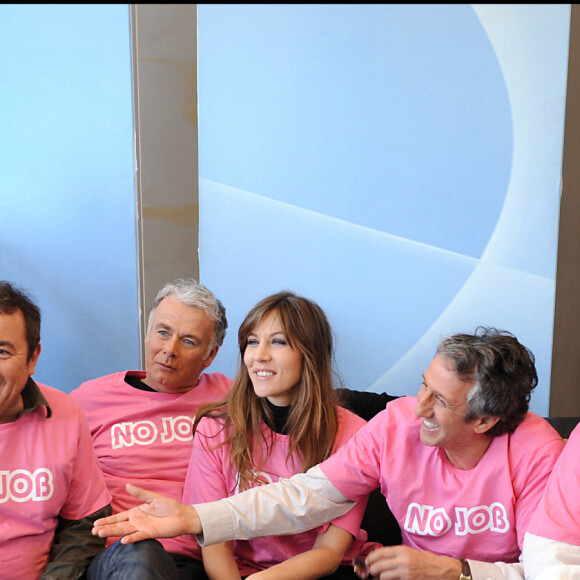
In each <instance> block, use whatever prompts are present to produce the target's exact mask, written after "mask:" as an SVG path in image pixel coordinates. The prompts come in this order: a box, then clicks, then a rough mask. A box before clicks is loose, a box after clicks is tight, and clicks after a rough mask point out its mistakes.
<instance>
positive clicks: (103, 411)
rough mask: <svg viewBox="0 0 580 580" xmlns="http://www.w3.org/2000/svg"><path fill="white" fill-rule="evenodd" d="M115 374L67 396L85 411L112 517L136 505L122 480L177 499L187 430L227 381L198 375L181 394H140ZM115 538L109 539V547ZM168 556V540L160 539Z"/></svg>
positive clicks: (187, 446)
mask: <svg viewBox="0 0 580 580" xmlns="http://www.w3.org/2000/svg"><path fill="white" fill-rule="evenodd" d="M127 374H131V375H134V376H137V377H139V378H140V379H143V378H145V372H144V371H128V372H119V373H115V374H112V375H108V376H105V377H101V378H98V379H94V380H91V381H87V382H86V383H83V384H82V385H81V386H80V387H79V388H78V389H75V390H74V391H72V393H71V396H73V397H74V398H75V399H77V400H78V401H79V402H80V403H81V405H82V406H83V407H84V409H85V411H86V415H87V419H88V422H89V427H90V430H91V435H92V438H93V444H94V446H95V450H96V452H97V456H98V458H99V461H100V464H101V467H102V469H103V474H104V476H105V482H106V484H107V487H108V488H109V490H110V491H111V493H112V494H113V504H112V505H113V510H114V512H115V513H117V512H120V511H124V510H127V509H130V508H132V507H134V506H136V505H139V504H140V503H141V502H140V501H139V500H138V499H136V498H134V497H133V496H131V495H129V494H128V493H127V492H126V490H125V484H126V483H127V482H130V483H133V484H135V485H138V486H139V487H143V488H144V489H147V490H150V491H155V492H157V493H162V494H163V495H166V496H169V497H172V498H174V499H177V500H181V497H182V495H183V484H184V482H185V475H186V473H187V466H188V464H189V457H190V455H191V446H192V441H193V434H192V426H193V420H194V418H195V413H196V412H197V409H198V408H199V407H200V405H202V404H204V403H208V402H212V401H218V400H220V399H222V398H223V397H225V395H226V394H227V392H228V391H229V389H230V386H231V383H232V381H231V379H229V378H227V377H226V376H225V375H222V374H221V373H203V374H202V375H201V377H200V379H199V382H198V383H197V385H196V386H195V387H194V388H193V389H191V390H189V391H187V392H186V393H180V394H173V393H159V392H152V391H143V390H140V389H137V388H135V387H132V386H131V385H129V384H127V383H126V382H125V376H126V375H127ZM116 539H117V538H109V540H108V545H110V544H112V543H113V542H114V541H115V540H116ZM160 542H161V543H162V544H163V545H164V546H165V548H166V550H167V551H169V552H173V551H174V550H173V547H172V545H173V543H174V539H173V538H167V539H161V540H160Z"/></svg>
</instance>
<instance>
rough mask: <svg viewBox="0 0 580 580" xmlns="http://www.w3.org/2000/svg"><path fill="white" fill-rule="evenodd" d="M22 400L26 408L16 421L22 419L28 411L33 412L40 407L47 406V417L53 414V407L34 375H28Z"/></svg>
mask: <svg viewBox="0 0 580 580" xmlns="http://www.w3.org/2000/svg"><path fill="white" fill-rule="evenodd" d="M22 400H23V403H24V408H23V409H22V411H21V412H20V413H19V414H18V417H16V419H15V421H17V420H18V419H20V417H22V415H26V413H32V412H34V411H36V409H38V407H43V406H44V407H46V418H47V419H48V418H49V417H51V416H52V409H51V408H50V405H49V404H48V401H47V400H46V397H45V396H44V395H43V394H42V391H41V390H40V389H39V388H38V385H37V384H36V383H35V382H34V381H33V380H32V377H28V381H26V385H24V389H22Z"/></svg>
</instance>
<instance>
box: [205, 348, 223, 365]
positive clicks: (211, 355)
mask: <svg viewBox="0 0 580 580" xmlns="http://www.w3.org/2000/svg"><path fill="white" fill-rule="evenodd" d="M219 349H220V347H219V346H218V345H217V344H216V345H215V346H214V347H213V348H212V349H211V351H210V353H209V354H208V355H207V357H206V359H205V360H204V361H203V368H204V369H207V367H208V366H209V365H210V364H211V363H212V362H213V359H214V358H215V357H216V354H217V353H218V350H219Z"/></svg>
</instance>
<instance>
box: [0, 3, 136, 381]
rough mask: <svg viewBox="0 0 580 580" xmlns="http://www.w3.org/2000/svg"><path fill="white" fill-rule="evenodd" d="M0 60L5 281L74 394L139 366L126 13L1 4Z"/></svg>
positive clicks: (0, 235) (0, 224)
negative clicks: (21, 297)
mask: <svg viewBox="0 0 580 580" xmlns="http://www.w3.org/2000/svg"><path fill="white" fill-rule="evenodd" d="M0 54H2V57H1V63H2V90H1V91H0V106H1V108H2V111H3V113H2V125H1V127H2V139H1V140H0V175H1V176H2V177H1V189H2V190H1V195H0V252H1V258H0V278H2V279H7V280H10V281H12V282H14V283H16V284H18V285H19V286H22V287H24V288H25V289H27V290H28V291H29V292H30V293H31V294H32V295H33V296H34V297H35V299H36V300H37V302H38V303H39V305H40V307H41V311H42V314H43V327H42V336H41V339H42V347H43V350H42V354H41V356H40V360H39V364H38V365H37V369H36V375H35V378H36V379H37V380H39V381H41V382H44V383H47V384H50V385H52V386H54V387H57V388H60V389H62V390H65V391H70V390H71V389H73V388H75V387H76V386H78V385H79V383H80V382H81V381H84V380H87V379H89V378H93V377H95V376H99V375H101V374H104V373H106V372H112V371H116V370H120V369H124V368H127V367H134V368H139V366H140V362H139V333H138V303H137V259H136V235H135V193H134V156H133V122H132V119H133V114H132V106H133V103H132V95H131V56H130V54H131V50H130V28H129V7H128V5H127V4H121V5H70V6H66V5H41V4H36V5H11V4H4V5H2V6H0Z"/></svg>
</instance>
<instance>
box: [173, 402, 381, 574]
mask: <svg viewBox="0 0 580 580" xmlns="http://www.w3.org/2000/svg"><path fill="white" fill-rule="evenodd" d="M337 413H338V421H339V428H338V433H337V436H336V439H335V443H334V450H336V449H338V448H339V447H341V446H342V445H344V443H345V442H346V441H348V439H350V437H351V436H352V435H353V434H354V433H355V432H356V431H357V430H358V429H359V428H360V427H361V426H362V425H364V424H365V421H364V419H361V418H360V417H359V416H358V415H355V414H354V413H351V412H350V411H347V410H346V409H343V408H342V407H337ZM263 432H264V434H265V436H266V440H267V441H269V440H270V437H271V435H272V434H273V436H274V445H273V452H272V453H271V455H270V457H269V459H268V460H267V462H266V464H265V466H264V469H263V470H262V473H261V475H262V477H263V478H264V480H265V482H266V483H270V482H276V481H278V480H279V479H280V478H281V477H284V478H287V477H290V476H292V475H294V474H295V473H298V472H299V471H300V466H299V465H293V464H292V463H290V464H287V462H286V455H287V453H288V445H289V437H288V436H286V435H281V434H279V433H272V431H271V430H270V429H268V427H266V425H265V424H263ZM225 439H226V433H225V430H224V429H222V423H221V422H218V420H215V419H211V418H208V417H204V418H203V419H202V420H201V421H200V423H199V427H198V431H197V432H196V435H195V442H194V446H193V451H192V454H191V462H190V465H189V470H188V473H187V479H186V483H185V491H184V495H183V503H185V504H194V503H201V502H206V501H213V500H219V499H222V498H224V497H229V496H231V495H235V494H237V493H239V491H240V490H239V488H238V485H237V476H238V472H237V470H236V469H235V467H234V465H233V462H232V461H231V460H230V454H229V446H227V445H221V443H223V441H224V440H225ZM365 507H366V498H365V499H364V500H363V501H361V502H360V503H359V504H358V505H357V506H355V507H354V508H353V509H352V510H351V511H349V512H348V513H347V514H345V515H344V516H342V517H340V518H337V519H335V520H333V521H332V523H333V524H335V525H336V526H338V527H340V528H342V529H344V530H346V531H348V532H350V533H351V534H352V535H353V536H354V537H355V538H356V539H355V540H354V541H353V543H352V545H351V548H350V549H349V551H348V553H347V554H346V556H345V560H344V562H345V563H348V564H350V560H351V558H352V556H353V555H354V554H355V553H358V552H360V551H361V550H362V551H368V550H370V549H371V548H372V547H374V546H375V545H374V544H372V545H369V543H367V542H366V540H367V535H366V532H364V531H363V530H361V529H360V523H361V520H362V517H363V514H364V509H365ZM327 527H328V524H327V525H325V526H321V527H319V528H316V529H315V530H310V531H308V532H304V533H301V534H293V535H288V536H268V537H264V538H256V539H254V540H249V541H247V540H236V541H234V555H235V557H236V561H237V564H238V567H239V569H240V574H241V575H242V576H246V575H249V574H252V573H253V572H256V571H259V570H263V569H265V568H269V567H271V566H273V565H275V564H278V563H280V562H283V561H285V560H287V559H288V558H291V557H293V556H295V555H297V554H300V553H302V552H305V551H308V550H310V549H312V547H313V545H314V541H315V539H316V536H317V534H319V533H321V532H324V531H325V530H326V529H327ZM180 541H181V542H183V544H182V545H183V549H182V551H181V553H183V554H186V555H188V556H190V557H195V558H198V559H201V549H200V547H199V545H198V544H197V542H196V541H195V540H194V539H193V537H192V536H191V537H188V536H183V537H182V538H181V540H180Z"/></svg>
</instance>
